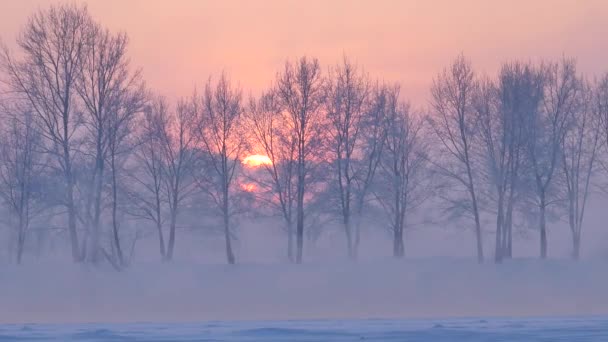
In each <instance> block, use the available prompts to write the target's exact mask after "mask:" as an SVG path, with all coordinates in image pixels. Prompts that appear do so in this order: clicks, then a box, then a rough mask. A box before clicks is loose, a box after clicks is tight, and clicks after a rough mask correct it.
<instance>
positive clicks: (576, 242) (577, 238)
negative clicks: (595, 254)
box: [572, 231, 581, 260]
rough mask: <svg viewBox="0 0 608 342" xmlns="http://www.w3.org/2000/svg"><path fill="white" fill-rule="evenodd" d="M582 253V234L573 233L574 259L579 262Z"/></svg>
mask: <svg viewBox="0 0 608 342" xmlns="http://www.w3.org/2000/svg"><path fill="white" fill-rule="evenodd" d="M580 252H581V234H580V231H579V232H573V233H572V258H573V259H574V260H579V258H580Z"/></svg>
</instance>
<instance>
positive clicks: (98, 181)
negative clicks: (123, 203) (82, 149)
mask: <svg viewBox="0 0 608 342" xmlns="http://www.w3.org/2000/svg"><path fill="white" fill-rule="evenodd" d="M98 153H101V152H98ZM95 166H96V167H95V169H96V171H95V176H94V181H95V187H94V190H93V191H94V194H93V196H95V199H94V204H93V205H94V206H95V208H93V210H94V213H93V227H92V228H93V234H92V238H91V247H90V248H89V261H90V262H92V263H97V262H98V261H99V239H100V231H99V230H100V225H99V221H100V218H101V192H102V183H103V173H104V172H103V171H104V167H103V161H100V158H99V157H98V158H97V161H96V164H95Z"/></svg>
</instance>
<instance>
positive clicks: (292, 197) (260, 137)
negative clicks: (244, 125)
mask: <svg viewBox="0 0 608 342" xmlns="http://www.w3.org/2000/svg"><path fill="white" fill-rule="evenodd" d="M247 119H248V127H249V128H250V130H249V131H250V134H251V136H252V140H253V141H254V144H253V145H254V146H257V147H258V149H259V151H255V152H257V153H263V155H264V156H266V157H268V161H269V162H268V163H263V164H262V165H260V166H261V167H262V168H263V170H264V171H265V173H266V175H267V176H268V177H256V178H255V181H256V184H257V185H259V186H260V192H261V195H262V196H261V198H262V200H263V201H264V203H265V204H267V205H268V206H270V207H271V208H272V210H273V211H275V212H278V213H279V215H280V216H281V217H282V219H283V221H284V223H285V225H284V227H285V231H286V232H287V257H288V259H289V260H290V261H291V262H293V261H295V258H294V252H293V237H294V216H295V215H294V207H295V204H296V203H295V202H296V189H295V178H296V174H295V173H296V139H295V137H294V136H293V135H291V133H292V132H291V131H290V130H286V129H285V128H284V127H287V123H288V121H287V120H288V118H287V117H286V115H284V113H283V112H282V111H281V107H280V103H279V98H278V96H277V94H276V92H275V91H274V90H271V91H270V92H268V93H266V94H262V96H261V97H260V99H259V100H255V99H251V100H250V104H249V108H248V111H247Z"/></svg>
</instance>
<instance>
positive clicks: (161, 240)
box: [156, 220, 167, 260]
mask: <svg viewBox="0 0 608 342" xmlns="http://www.w3.org/2000/svg"><path fill="white" fill-rule="evenodd" d="M156 230H157V231H158V242H159V244H160V256H161V258H162V259H163V260H165V259H166V258H167V252H166V251H165V237H164V235H163V227H162V224H161V223H160V220H158V221H156Z"/></svg>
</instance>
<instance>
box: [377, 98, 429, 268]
mask: <svg viewBox="0 0 608 342" xmlns="http://www.w3.org/2000/svg"><path fill="white" fill-rule="evenodd" d="M422 123H423V121H422V120H421V118H419V117H416V116H415V114H414V113H412V112H411V109H410V106H409V104H408V103H402V102H400V101H399V92H398V91H396V92H393V93H392V94H391V96H390V97H389V99H388V104H387V116H386V120H385V121H384V122H383V124H384V125H386V132H387V133H386V143H385V147H384V154H383V156H382V161H381V163H380V166H381V168H380V170H381V171H380V172H381V173H380V175H381V177H380V178H381V179H382V180H385V182H384V183H383V184H382V185H381V186H379V189H378V190H377V198H378V202H379V203H380V204H381V205H382V208H383V209H384V211H385V212H386V214H387V216H388V217H389V221H390V226H391V230H392V233H393V256H394V257H397V258H401V257H403V256H404V254H405V245H404V232H405V229H406V227H407V225H408V223H407V218H408V214H410V213H411V212H412V210H413V209H415V208H416V207H417V206H418V205H420V204H421V203H422V201H424V200H425V199H426V198H428V195H429V193H430V192H429V191H428V190H429V189H428V188H426V187H425V185H426V181H425V179H424V176H425V173H426V172H425V165H426V163H427V160H428V158H427V155H426V153H425V149H426V146H425V141H424V137H423V129H422V128H423V127H422Z"/></svg>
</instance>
